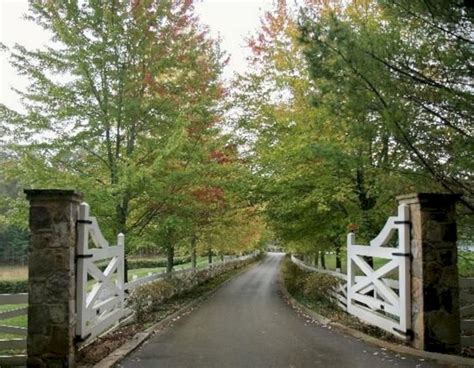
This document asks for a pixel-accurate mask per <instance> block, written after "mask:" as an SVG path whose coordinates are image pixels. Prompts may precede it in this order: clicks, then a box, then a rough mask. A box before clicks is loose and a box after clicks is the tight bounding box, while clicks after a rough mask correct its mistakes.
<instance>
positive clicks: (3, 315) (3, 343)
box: [0, 294, 28, 366]
mask: <svg viewBox="0 0 474 368" xmlns="http://www.w3.org/2000/svg"><path fill="white" fill-rule="evenodd" d="M27 304H28V294H0V306H8V308H7V309H6V310H3V311H1V312H0V333H2V334H6V335H12V336H15V337H14V338H9V339H0V366H4V365H5V366H8V365H26V355H25V352H26V335H27V329H26V328H25V327H16V326H7V325H3V323H4V322H3V323H2V321H5V320H9V319H11V318H15V317H20V316H25V315H26V314H27V312H28V307H27ZM2 309H3V308H2ZM17 336H18V337H17ZM5 352H7V353H8V355H4V354H5Z"/></svg>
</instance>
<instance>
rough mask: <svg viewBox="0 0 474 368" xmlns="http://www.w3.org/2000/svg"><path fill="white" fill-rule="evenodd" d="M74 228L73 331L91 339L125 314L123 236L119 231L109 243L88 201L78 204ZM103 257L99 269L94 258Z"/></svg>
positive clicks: (81, 337)
mask: <svg viewBox="0 0 474 368" xmlns="http://www.w3.org/2000/svg"><path fill="white" fill-rule="evenodd" d="M77 231H78V234H77V235H78V241H77V249H76V252H77V253H76V254H77V289H76V292H77V296H76V303H77V305H76V308H77V325H76V335H77V337H78V338H79V339H80V340H82V341H90V340H91V339H93V338H94V337H96V336H97V335H99V334H100V333H102V332H104V331H106V330H108V329H109V328H110V327H112V326H113V325H114V324H116V323H117V322H118V321H119V320H120V318H122V317H123V315H124V311H125V309H124V248H125V246H124V236H123V234H119V235H118V236H117V245H115V246H110V245H109V243H108V242H107V240H105V238H104V236H103V235H102V233H101V231H100V229H99V225H98V224H97V220H96V218H95V217H92V216H90V215H89V205H88V204H87V203H81V205H80V206H79V216H78V221H77ZM90 241H92V245H93V246H94V247H92V248H91V247H89V245H90ZM105 260H107V262H106V265H105V269H104V271H101V270H100V269H99V267H98V266H97V264H96V262H99V261H102V262H101V263H104V261H105Z"/></svg>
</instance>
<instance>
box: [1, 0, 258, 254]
mask: <svg viewBox="0 0 474 368" xmlns="http://www.w3.org/2000/svg"><path fill="white" fill-rule="evenodd" d="M28 18H29V19H30V20H31V21H34V22H36V23H38V24H39V25H40V26H42V27H43V28H45V29H46V30H47V31H48V32H49V33H50V34H51V35H52V38H53V39H52V42H51V44H50V45H48V47H46V48H45V49H43V50H27V49H26V48H24V47H22V46H15V47H13V48H12V49H10V50H6V51H7V52H9V55H10V62H11V64H12V65H13V66H14V67H15V68H16V69H17V70H18V72H19V73H21V74H24V75H25V76H26V77H27V78H28V79H29V82H30V85H29V88H28V89H27V90H25V91H20V92H19V95H20V96H21V97H22V100H23V102H24V109H23V110H22V111H21V112H19V111H12V110H10V109H8V108H7V107H6V106H0V122H1V127H0V129H2V131H3V130H5V134H8V135H9V136H11V137H12V140H11V141H10V142H9V144H8V145H7V146H6V148H7V149H8V152H9V156H8V157H7V159H6V160H5V162H4V164H3V165H2V168H1V169H2V173H3V172H4V173H5V174H6V175H7V176H8V177H9V178H12V179H13V180H14V182H16V183H18V187H19V188H23V187H28V188H49V187H55V188H74V189H76V190H78V191H81V192H83V193H84V194H85V200H86V201H87V202H88V203H89V204H90V205H91V211H92V213H93V214H94V215H95V216H97V218H98V220H99V224H100V226H101V229H103V232H104V234H105V236H106V237H107V238H109V239H113V238H114V237H115V236H116V234H117V233H119V232H122V233H124V234H126V246H127V251H128V252H129V251H130V252H137V253H138V249H139V248H140V247H141V246H145V247H158V248H161V249H162V250H164V251H165V252H166V253H167V256H168V258H169V259H170V260H172V258H173V256H174V252H175V249H177V248H185V249H186V250H188V248H189V243H190V240H191V239H193V238H195V237H200V236H201V234H202V233H208V232H209V228H210V227H212V226H213V224H214V223H216V222H219V221H220V219H221V218H222V216H223V215H227V214H228V213H232V212H233V211H234V210H235V209H236V208H239V209H240V208H245V207H247V206H249V205H250V204H249V203H248V202H247V201H246V199H247V198H246V193H247V192H248V187H247V184H248V183H249V182H250V177H251V175H250V171H249V169H248V168H247V167H245V165H243V164H242V163H241V162H240V161H239V160H238V158H237V150H236V148H235V147H233V146H232V145H231V144H230V142H229V138H228V137H227V136H226V135H225V134H223V133H222V131H221V128H220V126H219V125H220V124H221V123H222V121H223V106H222V104H221V98H222V96H223V94H224V87H223V83H222V80H221V76H220V75H221V71H222V68H223V66H224V60H223V56H224V55H223V54H222V52H221V51H220V49H219V45H218V44H217V41H215V40H213V39H212V38H211V37H210V36H209V34H208V30H207V29H206V28H205V27H203V25H202V24H200V22H199V20H198V18H197V17H196V15H195V12H194V2H193V1H188V0H176V1H158V0H151V1H146V2H143V1H142V2H140V1H138V2H133V3H130V2H126V1H125V2H97V1H85V2H84V3H81V5H79V4H77V3H67V2H66V3H65V2H54V1H53V2H46V3H45V2H44V1H40V0H33V1H31V2H30V12H29V14H28ZM0 189H1V188H0ZM12 198H13V199H12V200H10V201H9V203H8V206H7V207H8V210H9V211H10V212H11V213H15V212H16V213H18V216H8V217H7V216H5V217H3V216H2V214H0V224H1V222H2V220H3V219H4V218H5V220H6V222H8V223H9V224H11V222H9V221H13V219H14V218H17V219H20V222H23V226H25V224H26V211H24V209H25V208H26V206H25V201H24V200H23V198H22V197H21V195H18V193H17V194H16V196H13V197H12ZM15 199H17V201H15ZM20 209H21V210H20ZM230 216H231V215H227V217H230ZM240 224H241V225H242V222H241V223H240ZM232 231H234V232H235V229H232ZM243 233H245V231H243ZM257 238H258V237H257ZM252 244H254V243H252ZM209 246H210V247H211V248H212V247H218V246H219V244H209ZM169 263H171V262H169Z"/></svg>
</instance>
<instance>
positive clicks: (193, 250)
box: [191, 235, 197, 268]
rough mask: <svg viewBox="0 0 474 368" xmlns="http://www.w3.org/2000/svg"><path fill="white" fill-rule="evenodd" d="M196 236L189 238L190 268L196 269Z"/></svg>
mask: <svg viewBox="0 0 474 368" xmlns="http://www.w3.org/2000/svg"><path fill="white" fill-rule="evenodd" d="M196 240H197V238H196V235H193V236H192V238H191V267H192V268H196V266H197V257H196Z"/></svg>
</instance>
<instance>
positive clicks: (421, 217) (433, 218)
mask: <svg viewBox="0 0 474 368" xmlns="http://www.w3.org/2000/svg"><path fill="white" fill-rule="evenodd" d="M458 199H459V195H455V194H442V193H415V194H409V195H404V196H400V197H398V200H399V202H400V204H402V203H404V204H407V205H409V208H410V221H411V254H412V262H411V297H412V299H411V305H412V330H413V333H414V338H413V340H412V345H413V347H415V348H417V349H421V350H427V351H435V352H439V353H459V352H460V317H459V280H458V268H457V246H456V214H455V204H456V201H457V200H458Z"/></svg>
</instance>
